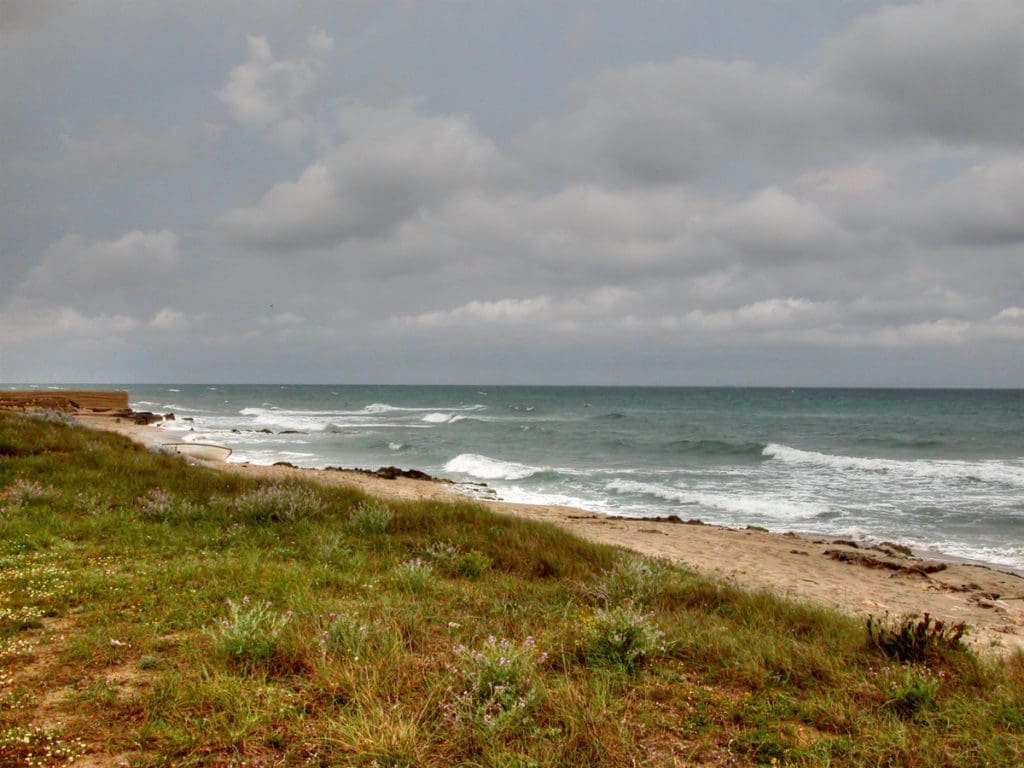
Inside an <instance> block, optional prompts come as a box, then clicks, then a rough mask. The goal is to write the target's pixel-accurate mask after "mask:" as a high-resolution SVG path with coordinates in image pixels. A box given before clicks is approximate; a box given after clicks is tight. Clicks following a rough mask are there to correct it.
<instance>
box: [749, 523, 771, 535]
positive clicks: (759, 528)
mask: <svg viewBox="0 0 1024 768" xmlns="http://www.w3.org/2000/svg"><path fill="white" fill-rule="evenodd" d="M747 530H748V531H761V533H768V529H767V528H765V527H764V526H763V525H748V526H747Z"/></svg>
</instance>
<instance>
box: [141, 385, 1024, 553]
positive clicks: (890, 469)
mask: <svg viewBox="0 0 1024 768" xmlns="http://www.w3.org/2000/svg"><path fill="white" fill-rule="evenodd" d="M127 388H128V389H129V390H130V392H131V400H132V403H133V406H134V407H135V408H136V409H138V410H155V411H167V410H170V411H174V412H175V413H176V414H177V415H178V416H179V418H180V417H185V416H189V417H191V418H193V419H194V422H192V423H188V422H184V421H178V422H176V424H175V425H174V428H175V429H176V430H187V429H190V428H194V430H195V431H194V432H183V433H182V437H183V439H188V440H199V441H212V442H216V443H220V444H224V445H228V446H230V447H232V448H233V449H234V451H235V454H234V456H233V457H232V460H233V461H251V462H255V463H265V464H269V463H273V462H275V461H289V462H292V463H293V464H297V465H299V466H308V467H322V466H326V465H343V466H349V467H351V466H358V467H378V466H382V465H390V464H395V465H399V466H402V467H406V468H417V469H421V470H424V471H426V472H429V473H431V474H434V475H439V476H443V477H447V478H451V479H453V480H456V481H467V482H484V483H487V484H488V486H489V487H491V488H492V489H493V490H494V491H495V492H496V493H497V494H498V496H499V497H500V498H502V499H505V500H509V501H519V502H534V503H557V504H567V505H572V506H576V507H580V508H583V509H587V510H593V511H595V512H600V513H606V514H614V515H628V516H667V515H678V516H679V517H681V518H683V519H690V518H699V519H701V520H703V521H705V522H709V523H718V524H723V525H729V526H746V525H757V526H763V527H765V528H768V529H770V530H774V531H789V530H792V531H800V532H810V533H816V534H822V535H827V536H834V537H844V538H845V537H856V538H860V539H864V540H866V541H872V540H888V541H895V542H900V543H903V544H907V545H910V546H912V547H914V548H915V550H918V551H921V552H923V553H932V554H942V555H946V556H950V557H956V558H965V559H968V560H975V561H979V562H986V563H991V564H997V565H1001V566H1007V567H1009V568H1012V569H1014V570H1018V571H1024V391H981V390H972V391H940V390H839V389H795V390H794V389H740V388H592V387H578V388H577V387H489V386H458V387H453V386H437V387H418V386H404V387H403V386H196V385H180V386H174V385H161V386H137V385H131V386H128V387H127ZM235 430H237V431H235ZM256 430H269V431H270V433H269V434H268V433H266V432H258V431H256ZM289 430H293V432H292V433H290V434H282V433H284V432H287V431H289Z"/></svg>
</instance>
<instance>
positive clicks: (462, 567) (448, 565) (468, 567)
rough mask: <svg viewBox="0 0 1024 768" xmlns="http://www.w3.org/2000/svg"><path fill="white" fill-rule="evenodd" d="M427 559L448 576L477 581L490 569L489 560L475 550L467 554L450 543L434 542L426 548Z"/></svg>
mask: <svg viewBox="0 0 1024 768" xmlns="http://www.w3.org/2000/svg"><path fill="white" fill-rule="evenodd" d="M426 554H427V557H428V558H429V559H430V560H431V562H433V563H436V564H437V566H438V568H440V569H441V570H442V571H443V572H444V573H445V574H447V575H448V576H462V577H464V578H467V579H478V578H480V577H481V576H483V575H484V573H486V572H487V570H488V569H489V568H490V567H491V563H492V561H491V558H489V557H488V556H487V555H485V554H484V553H483V552H480V551H478V550H475V549H471V550H469V551H468V552H465V551H463V550H462V548H461V547H459V546H457V545H455V544H453V543H452V542H450V541H436V542H434V543H433V544H431V545H430V546H429V547H428V548H427V553H426Z"/></svg>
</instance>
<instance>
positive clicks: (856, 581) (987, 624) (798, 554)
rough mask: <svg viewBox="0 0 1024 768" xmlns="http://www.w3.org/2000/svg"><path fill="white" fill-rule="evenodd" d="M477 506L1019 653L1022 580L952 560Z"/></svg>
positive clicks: (445, 487) (391, 490)
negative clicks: (920, 619)
mask: <svg viewBox="0 0 1024 768" xmlns="http://www.w3.org/2000/svg"><path fill="white" fill-rule="evenodd" d="M79 420H80V421H81V422H82V423H83V424H86V425H88V426H92V427H96V428H100V429H106V430H111V431H114V432H118V433H120V434H123V435H126V436H127V437H130V438H131V439H133V440H136V441H138V442H141V443H143V444H145V445H149V446H152V445H154V444H159V443H161V442H173V441H175V440H176V438H175V439H172V438H171V436H170V435H168V434H167V433H164V432H163V431H162V430H161V429H159V428H158V427H149V426H138V425H135V424H132V423H130V422H127V421H117V420H115V419H112V418H109V417H102V416H80V417H79ZM179 434H180V433H179ZM209 466H216V467H217V468H220V469H223V470H226V471H230V472H238V473H242V474H246V475H250V476H254V477H272V478H289V477H302V478H305V479H313V480H316V481H318V482H322V483H325V484H329V485H344V486H349V487H356V488H359V489H361V490H363V491H365V492H366V493H368V494H372V495H377V496H382V497H387V498H395V499H405V500H420V499H432V500H446V501H452V500H462V501H464V500H466V497H465V496H463V495H461V494H460V493H459V492H458V491H457V490H456V489H455V488H454V487H453V486H452V485H450V484H447V483H442V482H432V481H425V480H410V479H407V478H397V479H394V480H384V479H382V478H379V477H374V476H370V475H365V474H362V473H358V472H348V471H333V470H331V471H327V470H314V469H298V468H292V467H285V466H275V467H264V466H256V465H251V464H230V463H221V464H210V465H209ZM478 503H480V504H483V505H484V506H486V507H488V508H490V509H492V510H494V511H495V512H500V513H504V514H510V515H516V516H518V517H524V518H528V519H531V520H541V521H544V522H548V523H553V524H555V525H558V526H561V527H562V528H565V529H567V530H569V531H572V532H573V533H575V534H577V535H579V536H581V537H583V538H586V539H590V540H591V541H595V542H599V543H602V544H610V545H613V546H618V547H624V548H628V549H632V550H635V551H637V552H641V553H643V554H645V555H651V556H654V557H661V558H666V559H668V560H671V561H674V562H677V563H681V564H684V565H686V566H687V567H689V568H691V569H693V570H695V571H697V572H700V573H702V574H706V575H709V576H716V577H720V578H723V579H726V580H728V581H730V582H732V583H735V584H736V585H738V586H741V587H747V588H763V589H769V590H772V591H774V592H776V593H778V594H781V595H784V596H789V597H794V598H798V599H800V600H807V601H810V602H814V603H817V604H819V605H824V606H828V607H832V608H837V609H839V610H841V611H844V612H846V613H851V614H855V615H860V616H866V615H868V614H873V615H876V616H880V615H884V614H889V615H890V616H892V617H900V616H903V615H907V614H919V613H922V612H928V613H930V614H931V615H932V616H933V617H935V618H936V619H940V620H943V621H947V622H961V621H962V622H966V623H967V624H968V625H969V626H970V628H971V632H970V635H969V637H968V639H969V640H971V642H972V643H973V644H974V645H975V646H976V647H977V648H979V649H985V648H993V649H996V650H1003V651H1008V650H1013V649H1022V650H1024V578H1021V577H1020V576H1017V575H1015V574H1012V573H1003V572H1001V571H998V570H995V569H992V568H988V567H985V566H979V565H971V564H963V563H950V562H946V563H942V564H941V565H942V566H944V568H943V569H942V570H939V571H935V572H931V573H926V572H924V571H925V570H927V566H928V565H929V564H930V563H933V562H934V561H924V560H920V559H917V558H912V557H907V556H904V555H901V554H899V553H896V552H890V553H889V554H886V553H883V552H881V551H878V550H869V549H864V548H857V547H855V546H850V545H845V544H837V543H835V542H830V541H824V540H821V539H812V538H808V537H804V536H798V535H796V534H780V533H768V532H766V531H762V530H753V529H745V530H734V529H730V528H722V527H718V526H712V525H688V524H678V523H676V524H671V523H667V522H655V521H649V520H630V519H625V518H610V517H607V516H604V515H599V514H595V513H591V512H586V511H583V510H579V509H573V508H569V507H558V506H541V505H530V504H510V503H506V502H501V501H490V500H483V501H478ZM837 558H853V559H854V561H853V562H851V561H842V560H840V559H837ZM858 559H860V560H861V562H857V560H858ZM864 561H867V562H868V563H870V564H865V563H864ZM897 569H899V570H897Z"/></svg>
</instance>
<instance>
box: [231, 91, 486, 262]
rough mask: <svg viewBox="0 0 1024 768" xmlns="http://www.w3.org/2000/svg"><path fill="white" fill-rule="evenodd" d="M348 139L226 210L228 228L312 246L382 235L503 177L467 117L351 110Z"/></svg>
mask: <svg viewBox="0 0 1024 768" xmlns="http://www.w3.org/2000/svg"><path fill="white" fill-rule="evenodd" d="M344 122H345V126H346V131H347V137H346V139H345V140H344V141H343V142H342V143H341V144H340V145H339V146H338V147H336V148H335V149H333V150H332V151H330V152H329V153H328V154H327V155H325V156H324V157H323V158H321V159H319V160H317V161H316V162H315V163H313V164H312V165H311V166H309V167H308V168H306V169H305V170H304V171H303V172H302V173H301V174H300V175H299V177H298V178H297V179H296V180H295V181H292V182H283V183H280V184H277V185H275V186H274V187H273V188H272V189H270V190H269V191H268V192H267V193H266V194H265V195H264V196H263V197H262V198H261V199H260V201H259V202H258V203H257V204H256V205H254V206H252V207H248V208H241V209H238V210H235V211H232V212H230V213H228V214H227V215H226V216H225V217H224V218H223V220H222V225H223V227H224V229H225V231H226V232H227V233H228V234H229V235H230V236H232V237H233V238H235V239H237V240H238V241H239V242H241V243H244V244H247V245H251V246H255V247H262V248H280V249H289V248H312V247H324V246H330V245H336V244H338V243H341V242H344V241H346V240H350V239H358V238H367V237H378V236H381V235H384V234H387V233H389V232H391V231H393V230H394V229H395V228H396V227H397V226H399V225H400V224H401V223H402V222H404V221H405V220H407V219H409V218H410V217H412V216H414V215H416V214H418V213H420V212H423V211H427V210H431V209H435V208H436V207H437V206H439V205H441V204H443V203H444V202H445V201H446V200H447V199H449V198H450V197H451V196H453V195H456V194H458V193H460V192H462V191H465V190H472V189H474V188H476V187H478V186H488V185H491V184H493V183H494V182H495V181H497V179H498V177H499V176H500V174H501V172H502V169H503V160H502V158H501V156H500V153H499V152H498V150H497V149H496V148H495V146H494V144H493V143H492V142H491V141H490V140H489V139H487V138H486V137H484V136H482V135H481V134H480V133H479V132H478V131H477V130H476V129H475V128H474V127H473V126H472V124H471V123H470V122H469V121H468V120H466V119H464V118H461V117H454V116H451V117H433V116H427V115H423V114H419V113H417V112H415V111H414V110H412V109H411V108H409V107H405V106H399V107H393V108H390V109H373V108H368V107H360V108H352V109H350V110H347V111H346V113H345V115H344Z"/></svg>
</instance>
